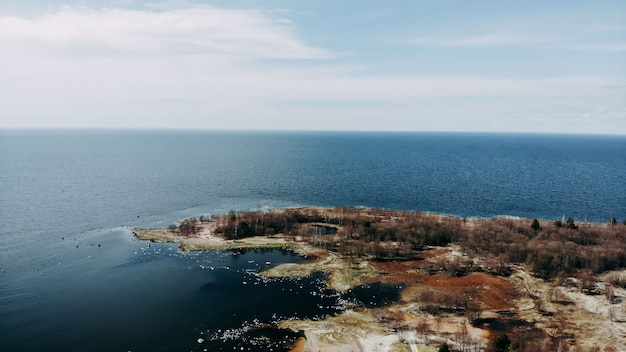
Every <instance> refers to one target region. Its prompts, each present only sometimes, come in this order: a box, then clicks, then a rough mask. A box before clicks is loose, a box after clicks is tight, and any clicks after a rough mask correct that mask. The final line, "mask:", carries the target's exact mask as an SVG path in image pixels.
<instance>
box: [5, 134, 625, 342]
mask: <svg viewBox="0 0 626 352" xmlns="http://www.w3.org/2000/svg"><path fill="white" fill-rule="evenodd" d="M625 175H626V137H623V136H622V137H615V136H613V137H611V136H554V135H494V134H484V135H481V134H437V133H396V134H388V133H387V134H373V133H370V134H368V133H286V132H285V133H270V132H265V133H242V132H237V133H235V132H137V131H106V132H95V131H54V132H49V131H0V269H1V270H2V272H1V273H0V350H25V351H29V350H41V349H47V350H66V351H81V350H102V351H128V350H133V351H147V350H151V351H178V350H192V349H193V350H200V351H201V350H203V349H204V348H207V349H208V350H218V349H219V348H223V349H225V350H226V349H230V350H232V347H233V346H239V344H240V343H241V342H240V341H239V340H237V339H236V338H235V339H229V338H228V337H229V336H235V337H236V336H240V335H241V334H244V335H246V334H245V333H244V332H245V331H244V330H245V328H244V327H245V326H248V325H250V324H252V325H254V324H262V323H271V322H272V321H275V320H276V319H280V318H284V317H288V316H299V317H321V316H323V315H325V314H333V313H335V312H336V311H337V309H339V308H338V306H340V305H341V302H342V300H343V298H342V297H340V296H338V295H336V294H334V293H332V292H326V291H323V290H322V288H321V287H323V284H322V283H321V278H320V277H314V278H309V279H306V280H300V281H280V282H265V281H262V280H260V279H259V278H258V277H257V276H256V275H254V270H256V269H257V268H258V266H259V265H260V263H263V265H264V263H265V261H266V260H271V261H272V263H273V264H276V263H279V262H286V261H298V260H301V259H300V258H298V257H296V256H293V255H290V254H284V253H281V252H270V253H260V252H259V253H254V252H248V253H245V254H243V255H241V256H237V257H234V256H232V255H230V254H228V253H196V254H184V253H180V252H178V250H177V249H176V247H175V246H172V245H152V246H151V247H147V244H146V243H145V242H140V241H135V240H133V239H132V237H131V236H130V233H129V231H128V229H127V228H126V227H124V226H144V227H148V226H164V227H165V226H167V225H169V224H171V223H174V222H175V221H176V220H177V219H180V218H183V217H188V216H198V215H201V214H207V213H224V212H227V211H228V210H230V209H237V210H246V209H266V208H269V207H285V206H302V205H328V206H334V205H347V206H368V207H384V208H394V209H409V210H416V209H418V210H423V211H432V212H442V213H448V214H454V215H459V216H495V215H505V214H506V215H515V216H523V217H539V218H545V219H557V218H560V217H561V216H562V215H563V214H565V215H566V216H568V217H569V216H571V217H573V218H575V219H577V220H582V219H584V218H585V217H588V218H589V219H590V220H593V221H606V220H607V219H608V218H609V217H611V216H615V217H617V218H618V219H619V220H624V219H625V218H626V182H625V181H624V179H625V177H624V176H625ZM267 258H270V259H267ZM211 268H212V269H213V270H211ZM244 282H246V284H244ZM312 292H318V293H319V294H315V295H312ZM358 295H359V298H360V300H361V301H363V302H366V301H367V297H361V296H362V295H363V293H362V292H359V293H358ZM365 295H366V294H365ZM366 303H367V302H366ZM320 307H323V308H320ZM242 328H243V330H242ZM255 333H256V332H254V333H253V332H250V331H249V332H247V334H248V335H249V336H247V340H250V339H252V340H254V339H255V338H257V337H258V336H257V337H255V336H252V335H253V334H255ZM272 333H273V334H274V333H277V332H275V331H274V332H272ZM281 333H282V332H278V334H281ZM198 338H204V339H205V340H206V342H204V343H203V344H198V343H197V342H196V340H197V339H198ZM273 338H274V339H275V340H280V339H279V338H278V337H273ZM259 340H263V339H261V338H259ZM248 347H250V348H252V350H254V348H257V350H259V351H263V350H267V348H268V346H257V347H255V345H254V344H246V347H245V348H248Z"/></svg>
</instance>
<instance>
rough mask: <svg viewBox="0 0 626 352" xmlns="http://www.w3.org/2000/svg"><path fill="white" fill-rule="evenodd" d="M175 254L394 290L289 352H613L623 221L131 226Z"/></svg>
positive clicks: (300, 219)
mask: <svg viewBox="0 0 626 352" xmlns="http://www.w3.org/2000/svg"><path fill="white" fill-rule="evenodd" d="M134 233H135V236H136V237H137V238H139V239H141V240H150V241H156V242H177V243H180V246H181V248H182V249H184V250H190V251H196V250H235V251H240V250H247V249H257V248H276V249H287V250H291V251H295V252H297V253H299V254H301V255H302V256H304V257H305V258H307V259H308V260H307V261H306V262H305V263H303V264H282V265H278V266H276V267H272V268H270V269H267V270H264V271H262V272H261V274H262V275H264V276H266V277H268V278H278V277H302V276H308V275H311V274H312V273H314V272H325V273H327V274H328V281H327V285H328V287H329V288H332V289H334V290H337V291H341V292H345V291H347V290H349V289H352V288H354V287H357V286H359V285H365V284H372V283H379V282H380V283H385V284H401V285H403V287H404V289H403V290H402V291H401V297H400V300H399V301H398V302H396V303H393V304H391V305H388V306H384V307H360V306H355V307H350V308H348V309H346V310H345V311H343V312H342V313H340V314H338V315H336V316H332V317H328V318H326V319H323V320H319V321H302V320H294V321H283V322H281V323H280V327H281V328H289V329H292V330H295V331H300V330H303V331H304V332H305V336H304V337H299V338H298V339H297V340H296V341H295V342H294V345H293V348H292V351H344V350H352V351H420V352H424V351H451V350H456V351H509V350H512V351H541V350H552V351H624V350H626V342H625V341H626V246H625V245H624V244H625V243H626V224H624V223H618V222H617V220H616V219H615V218H612V219H610V220H609V221H608V222H606V223H590V222H585V223H578V224H577V223H576V222H575V221H574V220H573V219H571V218H570V219H567V220H565V219H563V220H560V221H546V220H539V219H520V218H514V217H496V218H490V219H482V218H470V219H467V218H458V217H453V216H447V215H440V214H431V213H421V212H410V211H394V210H385V209H354V208H346V207H336V208H294V209H272V210H270V211H267V212H234V211H231V212H230V213H228V214H226V215H219V216H201V217H199V218H198V219H196V218H191V219H184V220H182V221H180V223H179V225H178V226H170V227H169V228H164V229H134Z"/></svg>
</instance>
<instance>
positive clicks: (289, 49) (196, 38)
mask: <svg viewBox="0 0 626 352" xmlns="http://www.w3.org/2000/svg"><path fill="white" fill-rule="evenodd" d="M0 128H133V129H134V128H140V129H147V128H149V129H221V130H223V129H227V130H232V129H236V130H238V129H245V130H352V131H461V132H478V131H480V132H539V133H592V134H621V135H624V134H626V1H622V0H616V1H602V0H599V1H577V0H568V1H504V0H498V1H496V0H493V1H479V0H476V1H448V0H437V1H418V0H416V1H378V0H377V1H370V0H358V1H356V0H352V1H349V0H346V1H337V0H319V1H304V0H303V1H295V0H268V1H246V0H241V1H232V0H231V1H225V0H223V1H219V0H215V1H186V0H166V1H159V0H154V1H150V0H148V1H147V2H146V1H134V0H108V1H106V0H96V1H85V0H83V1H77V0H67V1H57V0H48V1H45V0H44V1H18V0H0Z"/></svg>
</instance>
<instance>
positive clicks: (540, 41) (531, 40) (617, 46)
mask: <svg viewBox="0 0 626 352" xmlns="http://www.w3.org/2000/svg"><path fill="white" fill-rule="evenodd" d="M408 42H409V43H411V44H416V45H422V46H431V47H451V48H452V47H479V48H480V47H482V48H486V47H511V46H516V47H530V48H540V49H550V50H554V49H566V50H589V51H609V52H623V51H626V43H624V42H619V41H616V42H596V41H594V42H586V41H583V40H581V39H578V38H570V37H568V36H564V35H561V36H554V35H553V36H547V35H530V34H519V33H485V34H480V35H475V36H466V37H463V36H460V37H445V36H422V37H417V38H413V39H409V40H408Z"/></svg>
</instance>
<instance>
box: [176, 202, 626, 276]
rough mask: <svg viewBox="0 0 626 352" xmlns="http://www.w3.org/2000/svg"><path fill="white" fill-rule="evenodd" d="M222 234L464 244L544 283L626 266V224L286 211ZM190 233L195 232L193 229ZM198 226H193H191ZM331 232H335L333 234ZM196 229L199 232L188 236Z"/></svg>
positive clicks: (341, 247) (248, 218)
mask: <svg viewBox="0 0 626 352" xmlns="http://www.w3.org/2000/svg"><path fill="white" fill-rule="evenodd" d="M213 220H214V221H217V225H218V226H217V230H216V232H218V233H220V234H222V235H223V236H224V237H225V238H227V239H238V238H244V237H250V236H272V235H276V234H283V235H285V236H287V237H288V238H293V239H296V238H298V239H299V240H302V241H306V242H309V243H311V244H313V245H315V246H318V247H321V248H325V249H329V250H333V251H336V252H339V253H341V254H342V255H346V256H359V257H370V258H373V259H375V260H404V259H413V258H415V257H416V256H419V252H420V250H422V249H424V248H425V247H427V246H445V245H448V244H450V243H458V244H460V245H461V247H462V249H463V251H464V252H465V253H468V254H470V255H480V256H482V257H485V258H491V262H490V263H494V264H493V267H494V270H501V269H502V268H503V267H504V266H505V264H510V263H517V264H525V265H527V266H528V267H529V268H530V269H531V270H532V271H533V272H534V273H535V274H536V275H537V276H539V277H542V278H544V279H552V278H556V277H558V276H559V275H565V274H567V275H571V274H574V273H576V272H578V271H580V270H588V271H590V272H592V273H600V272H604V271H607V270H611V269H617V268H626V246H624V245H623V243H626V225H625V224H624V223H617V221H616V220H615V219H614V218H613V219H611V221H610V222H608V223H607V224H576V223H575V222H574V220H572V219H568V220H567V221H566V222H565V223H561V221H556V222H548V221H539V220H537V219H534V220H529V219H513V218H492V219H471V220H468V219H463V218H456V217H451V216H442V215H434V214H428V213H421V212H409V211H392V210H382V209H354V208H346V207H338V208H333V209H315V208H313V209H309V208H305V209H281V210H275V211H270V212H234V211H231V212H230V213H228V214H227V215H224V216H218V217H216V218H215V219H213ZM185 225H186V228H192V229H193V226H187V225H189V224H185ZM192 225H193V224H192ZM329 229H335V231H331V232H330V233H329V231H328V230H329ZM190 231H193V230H190Z"/></svg>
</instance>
